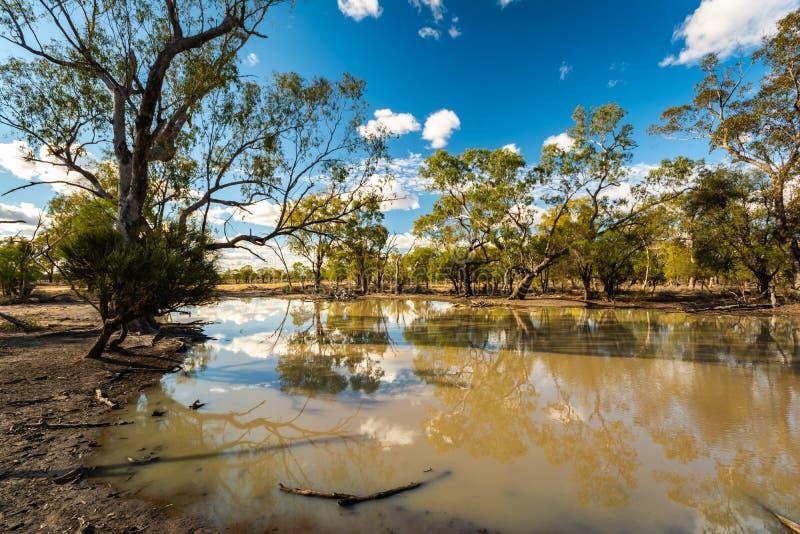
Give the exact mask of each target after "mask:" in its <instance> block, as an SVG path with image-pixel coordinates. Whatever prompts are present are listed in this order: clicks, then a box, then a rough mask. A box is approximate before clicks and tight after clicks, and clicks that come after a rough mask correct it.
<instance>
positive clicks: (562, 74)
mask: <svg viewBox="0 0 800 534" xmlns="http://www.w3.org/2000/svg"><path fill="white" fill-rule="evenodd" d="M570 72H572V65H570V64H569V63H567V62H566V61H562V62H561V66H560V67H558V77H559V78H560V79H561V80H566V79H567V76H569V73H570Z"/></svg>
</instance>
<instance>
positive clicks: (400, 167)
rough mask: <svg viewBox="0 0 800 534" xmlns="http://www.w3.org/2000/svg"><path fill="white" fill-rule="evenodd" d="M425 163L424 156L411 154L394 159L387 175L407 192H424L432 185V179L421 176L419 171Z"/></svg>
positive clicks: (387, 167) (388, 167)
mask: <svg viewBox="0 0 800 534" xmlns="http://www.w3.org/2000/svg"><path fill="white" fill-rule="evenodd" d="M424 161H425V158H423V157H422V154H415V153H413V152H409V154H408V157H406V158H392V160H391V161H389V163H388V165H387V166H386V174H388V175H390V176H391V177H392V178H393V179H395V180H397V182H398V183H399V184H400V185H401V187H403V189H405V190H408V191H413V192H417V193H420V192H423V191H425V190H426V188H427V187H428V186H429V185H430V184H431V180H430V179H428V178H423V177H421V176H420V175H419V169H420V167H422V164H423V163H424Z"/></svg>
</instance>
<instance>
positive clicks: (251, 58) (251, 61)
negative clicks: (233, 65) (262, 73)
mask: <svg viewBox="0 0 800 534" xmlns="http://www.w3.org/2000/svg"><path fill="white" fill-rule="evenodd" d="M258 61H259V60H258V56H257V55H255V54H254V53H253V52H250V53H249V54H247V57H245V58H244V62H245V64H246V65H249V66H251V67H253V66H255V65H258Z"/></svg>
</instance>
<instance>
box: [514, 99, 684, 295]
mask: <svg viewBox="0 0 800 534" xmlns="http://www.w3.org/2000/svg"><path fill="white" fill-rule="evenodd" d="M625 115H626V112H625V111H624V110H623V109H622V108H621V107H620V106H619V105H617V104H615V103H609V104H604V105H601V106H598V107H593V108H590V109H589V110H586V109H585V108H583V107H581V106H578V107H577V108H576V109H575V112H574V113H573V115H572V118H573V120H574V122H575V125H574V126H573V127H572V128H570V129H568V130H567V135H568V136H569V139H570V142H569V144H568V145H566V146H558V145H555V144H550V145H547V146H545V147H544V148H543V149H542V156H541V159H540V161H539V164H538V166H537V167H536V168H535V169H534V173H535V176H536V178H537V179H538V183H539V187H538V188H537V190H536V191H535V192H534V193H533V194H532V195H531V199H532V200H535V201H536V202H538V204H539V206H540V207H542V208H543V209H546V210H547V211H546V213H547V215H548V216H547V218H542V220H540V221H539V222H538V224H537V225H536V227H535V229H536V230H537V232H536V233H534V234H531V235H527V236H523V238H522V239H521V241H520V242H521V243H522V246H520V247H519V259H518V261H517V267H516V269H517V270H518V271H520V272H522V273H523V278H522V280H521V281H520V282H519V284H518V285H517V286H516V287H515V288H514V290H513V291H512V293H511V297H510V298H515V299H523V298H525V296H526V295H527V293H528V290H529V289H530V286H531V284H532V283H533V281H534V280H535V279H536V277H537V276H539V274H540V273H542V272H543V271H544V270H545V269H547V268H549V267H550V266H551V265H552V264H553V263H554V262H555V261H556V260H558V259H560V258H562V257H564V256H566V255H567V254H568V253H570V251H574V252H575V254H574V255H573V256H574V257H573V261H576V262H578V263H579V264H580V265H579V266H580V267H581V271H582V277H581V278H582V279H583V281H584V284H585V286H584V287H585V288H586V289H587V292H586V293H587V294H586V296H587V297H588V285H587V284H588V283H589V281H590V280H591V277H592V272H593V270H594V266H595V260H596V257H597V254H602V249H601V248H599V240H600V239H601V238H602V237H603V234H604V233H606V232H608V231H620V230H621V229H622V228H624V227H625V226H627V225H631V224H633V223H634V222H635V221H636V219H637V218H639V217H641V216H642V215H644V214H646V213H647V212H648V211H649V210H650V209H652V208H653V207H654V206H658V205H661V204H663V203H664V202H667V201H669V200H671V199H674V198H676V197H678V196H680V194H681V193H682V192H683V191H684V190H685V189H686V187H687V185H686V181H687V176H688V174H687V173H688V169H687V167H686V165H685V162H684V160H683V159H679V160H677V163H669V164H667V163H666V162H665V165H666V166H665V168H663V169H659V170H656V171H655V172H649V173H648V174H647V175H645V176H643V177H637V176H635V175H634V173H633V172H632V170H631V167H630V162H631V159H632V157H633V149H634V148H635V147H636V143H635V142H634V140H633V126H631V125H630V124H627V123H624V122H623V119H624V118H625Z"/></svg>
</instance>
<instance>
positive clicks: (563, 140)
mask: <svg viewBox="0 0 800 534" xmlns="http://www.w3.org/2000/svg"><path fill="white" fill-rule="evenodd" d="M547 145H556V146H557V147H558V148H560V149H561V150H569V149H571V148H572V147H573V146H574V145H575V139H573V138H572V137H570V136H569V134H567V133H566V132H563V133H560V134H558V135H551V136H550V137H548V138H547V139H545V140H544V143H542V146H547Z"/></svg>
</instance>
